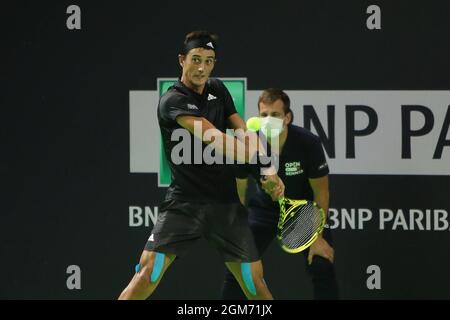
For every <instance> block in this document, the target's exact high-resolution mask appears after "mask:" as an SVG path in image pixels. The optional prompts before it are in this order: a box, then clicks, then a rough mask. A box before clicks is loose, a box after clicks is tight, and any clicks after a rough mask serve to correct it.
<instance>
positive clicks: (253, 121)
mask: <svg viewBox="0 0 450 320" xmlns="http://www.w3.org/2000/svg"><path fill="white" fill-rule="evenodd" d="M260 128H261V118H260V117H251V118H249V119H248V120H247V129H248V130H251V131H254V132H256V131H258V130H259V129H260Z"/></svg>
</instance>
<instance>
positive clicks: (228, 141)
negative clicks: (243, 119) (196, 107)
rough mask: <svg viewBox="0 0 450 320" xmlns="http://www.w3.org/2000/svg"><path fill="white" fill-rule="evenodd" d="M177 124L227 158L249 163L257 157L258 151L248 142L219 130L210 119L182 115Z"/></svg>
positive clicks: (177, 119)
mask: <svg viewBox="0 0 450 320" xmlns="http://www.w3.org/2000/svg"><path fill="white" fill-rule="evenodd" d="M176 121H177V123H178V124H179V125H180V126H182V127H183V128H185V129H187V130H188V131H189V132H191V133H192V134H193V135H194V136H196V137H197V138H199V139H201V140H202V141H203V142H204V143H206V144H213V147H214V149H215V150H216V151H217V152H219V153H220V154H222V155H225V156H226V157H228V158H230V159H232V160H237V161H238V162H240V163H249V162H250V161H251V159H252V158H253V157H254V156H255V155H256V152H257V149H256V148H255V146H254V145H253V144H251V143H248V142H247V141H242V142H241V141H240V140H238V139H236V138H234V137H232V136H230V135H227V134H225V133H223V132H222V131H220V130H219V129H217V128H216V127H215V126H214V125H213V124H212V123H211V122H210V121H208V119H205V118H204V117H198V116H192V115H180V116H178V117H177V118H176Z"/></svg>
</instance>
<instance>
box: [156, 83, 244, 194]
mask: <svg viewBox="0 0 450 320" xmlns="http://www.w3.org/2000/svg"><path fill="white" fill-rule="evenodd" d="M234 113H236V108H235V106H234V102H233V99H232V97H231V95H230V93H229V92H228V90H227V88H226V87H225V86H224V84H223V83H222V81H220V80H218V79H214V78H210V79H209V80H208V81H207V83H206V85H205V89H204V90H203V94H201V95H200V94H198V93H196V92H194V91H192V90H191V89H189V88H188V87H186V86H185V85H184V84H183V83H182V82H181V81H178V82H176V83H175V84H174V85H173V86H172V87H170V88H169V89H168V91H167V92H166V93H165V94H164V95H163V96H162V97H161V98H160V100H159V105H158V122H159V126H160V129H161V135H162V140H163V147H164V152H165V155H166V159H167V160H168V162H169V166H170V170H171V173H172V183H171V184H170V186H169V189H168V190H167V194H166V199H167V200H169V199H177V200H181V201H190V202H202V203H210V202H213V203H227V202H239V198H238V196H237V191H236V181H235V175H234V170H233V166H232V165H227V164H225V163H226V162H225V160H224V161H223V163H224V164H206V163H205V161H204V159H203V157H201V159H199V156H200V154H199V152H198V150H199V149H198V147H197V148H196V147H195V145H196V144H197V145H200V146H201V150H202V152H203V150H204V149H205V147H206V144H204V143H203V142H202V141H201V140H200V139H198V138H196V137H194V135H193V134H191V133H190V132H189V131H188V130H187V129H184V128H183V127H181V126H180V125H179V124H178V123H177V122H176V118H177V117H178V116H181V115H191V116H197V117H203V118H205V119H207V120H209V121H210V122H211V123H212V124H213V125H214V126H215V127H216V128H217V129H219V130H220V131H222V132H226V129H227V119H228V118H229V117H230V116H231V115H232V114H234ZM176 129H180V130H184V131H185V132H184V136H186V137H187V136H188V137H189V139H191V140H190V141H191V148H190V153H187V154H188V155H189V156H187V157H185V158H184V159H189V160H188V161H183V163H178V162H179V160H176V161H175V162H174V161H173V159H172V157H171V153H172V149H173V148H174V147H176V148H175V149H174V150H177V152H176V154H178V155H181V156H185V153H184V151H179V150H180V146H179V144H180V143H181V141H183V138H181V137H178V138H177V141H171V137H172V133H173V132H174V130H176ZM194 140H196V141H195V142H194ZM177 145H178V146H177ZM186 150H187V149H185V151H186ZM194 151H195V152H194ZM186 152H187V151H186ZM194 153H196V155H195V154H194ZM202 154H203V153H202ZM196 157H197V159H196ZM195 160H197V161H195ZM198 160H201V162H202V163H200V164H197V163H198Z"/></svg>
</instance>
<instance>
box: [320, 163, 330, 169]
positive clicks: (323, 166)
mask: <svg viewBox="0 0 450 320" xmlns="http://www.w3.org/2000/svg"><path fill="white" fill-rule="evenodd" d="M326 167H328V163H326V162H325V163H324V164H321V165H320V167H319V170H321V169H323V168H326Z"/></svg>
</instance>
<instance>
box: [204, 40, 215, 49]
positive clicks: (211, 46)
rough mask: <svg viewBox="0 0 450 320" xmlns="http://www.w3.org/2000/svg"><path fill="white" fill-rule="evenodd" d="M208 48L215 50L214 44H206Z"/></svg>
mask: <svg viewBox="0 0 450 320" xmlns="http://www.w3.org/2000/svg"><path fill="white" fill-rule="evenodd" d="M206 45H207V46H208V47H210V48H213V49H214V46H213V44H212V42H208V43H207V44H206Z"/></svg>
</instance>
